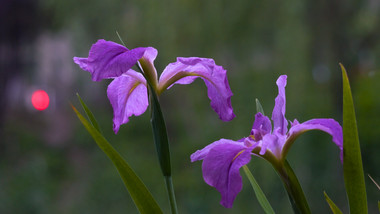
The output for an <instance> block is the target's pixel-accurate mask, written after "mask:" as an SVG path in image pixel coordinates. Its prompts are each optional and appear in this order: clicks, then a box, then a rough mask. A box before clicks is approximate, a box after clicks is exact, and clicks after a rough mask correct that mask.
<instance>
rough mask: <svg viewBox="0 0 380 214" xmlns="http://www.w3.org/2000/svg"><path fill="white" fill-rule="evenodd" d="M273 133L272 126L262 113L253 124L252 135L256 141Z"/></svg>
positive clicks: (258, 114) (256, 116) (257, 115)
mask: <svg viewBox="0 0 380 214" xmlns="http://www.w3.org/2000/svg"><path fill="white" fill-rule="evenodd" d="M271 131H272V124H271V122H270V120H269V118H268V117H266V116H264V115H263V114H261V113H260V112H259V113H257V114H256V115H255V121H254V122H253V126H252V131H251V135H253V136H254V137H255V140H256V141H259V140H261V139H262V138H263V136H264V135H266V134H268V133H270V132H271Z"/></svg>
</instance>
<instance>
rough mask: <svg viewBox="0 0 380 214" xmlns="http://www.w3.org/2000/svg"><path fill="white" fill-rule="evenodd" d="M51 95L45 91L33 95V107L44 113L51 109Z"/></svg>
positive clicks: (35, 92) (38, 91)
mask: <svg viewBox="0 0 380 214" xmlns="http://www.w3.org/2000/svg"><path fill="white" fill-rule="evenodd" d="M49 102H50V99H49V95H48V94H47V93H46V92H45V91H44V90H36V91H34V92H33V95H32V104H33V107H34V108H35V109H37V110H39V111H43V110H45V109H47V107H49Z"/></svg>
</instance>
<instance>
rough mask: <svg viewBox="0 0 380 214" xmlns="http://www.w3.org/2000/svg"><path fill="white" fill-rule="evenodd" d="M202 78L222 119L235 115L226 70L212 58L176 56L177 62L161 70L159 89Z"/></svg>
mask: <svg viewBox="0 0 380 214" xmlns="http://www.w3.org/2000/svg"><path fill="white" fill-rule="evenodd" d="M198 77H200V78H201V79H203V81H204V82H205V84H206V86H207V94H208V97H209V98H210V100H211V107H212V108H213V109H214V111H215V112H216V113H217V114H218V115H219V117H220V119H222V120H224V121H229V120H232V119H233V118H234V117H235V114H234V113H233V109H232V106H231V96H232V92H231V89H230V86H229V84H228V80H227V71H226V70H224V69H223V67H222V66H218V65H216V64H215V62H214V60H213V59H207V58H198V57H189V58H182V57H178V58H177V62H174V63H171V64H169V65H168V66H167V67H166V68H165V70H164V71H163V72H162V74H161V77H160V80H159V90H160V91H163V90H165V89H167V88H170V87H171V86H172V85H174V84H190V83H192V82H193V81H194V80H195V79H196V78H198Z"/></svg>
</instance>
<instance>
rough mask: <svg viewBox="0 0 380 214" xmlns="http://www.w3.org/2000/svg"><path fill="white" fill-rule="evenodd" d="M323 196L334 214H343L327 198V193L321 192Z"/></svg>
mask: <svg viewBox="0 0 380 214" xmlns="http://www.w3.org/2000/svg"><path fill="white" fill-rule="evenodd" d="M323 194H324V195H325V198H326V201H327V203H328V204H329V206H330V209H331V211H332V212H333V213H334V214H343V213H342V211H341V210H340V209H339V207H338V206H336V205H335V203H334V202H333V201H332V200H331V199H330V198H329V196H328V195H327V193H326V192H323Z"/></svg>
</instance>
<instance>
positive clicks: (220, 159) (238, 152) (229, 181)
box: [202, 139, 253, 208]
mask: <svg viewBox="0 0 380 214" xmlns="http://www.w3.org/2000/svg"><path fill="white" fill-rule="evenodd" d="M217 142H218V141H217ZM252 149H253V147H246V146H244V144H243V143H241V142H236V141H232V140H226V139H221V140H219V142H218V143H216V142H215V143H214V144H213V146H212V148H211V149H209V150H208V152H207V155H206V156H205V157H204V160H203V164H202V172H203V178H204V180H205V182H206V183H207V184H208V185H210V186H212V187H215V188H216V189H217V190H218V191H219V192H220V194H221V196H222V199H221V201H220V203H221V204H222V205H223V206H224V207H226V208H231V207H232V204H233V201H234V200H235V197H236V196H237V194H238V193H239V192H240V191H241V189H242V186H243V184H242V178H241V176H240V173H239V169H240V168H241V167H242V166H244V165H246V164H248V163H249V161H250V160H251V151H252Z"/></svg>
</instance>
